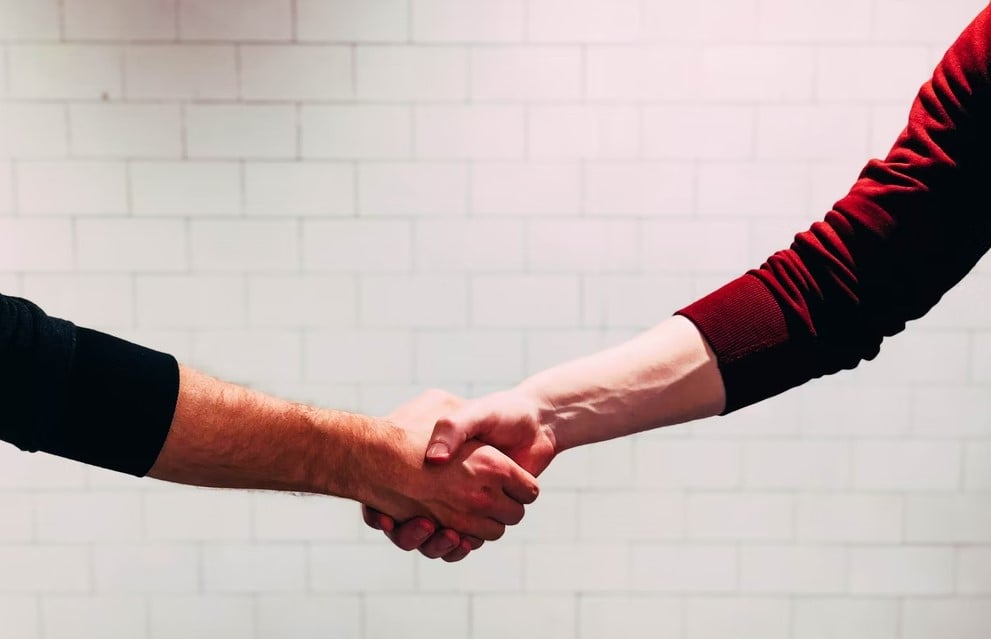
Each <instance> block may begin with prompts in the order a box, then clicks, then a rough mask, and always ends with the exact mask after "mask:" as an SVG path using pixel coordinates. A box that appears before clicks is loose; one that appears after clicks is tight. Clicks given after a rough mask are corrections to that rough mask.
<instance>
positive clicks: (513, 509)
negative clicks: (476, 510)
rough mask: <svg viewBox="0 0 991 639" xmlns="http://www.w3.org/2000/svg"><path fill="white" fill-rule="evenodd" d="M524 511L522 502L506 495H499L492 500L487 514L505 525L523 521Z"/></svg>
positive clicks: (513, 524)
mask: <svg viewBox="0 0 991 639" xmlns="http://www.w3.org/2000/svg"><path fill="white" fill-rule="evenodd" d="M524 513H525V511H524V509H523V504H521V503H520V502H518V501H516V500H515V499H513V498H511V497H509V496H507V495H499V496H498V497H496V498H495V499H494V500H493V501H492V506H491V508H490V509H489V512H488V515H489V517H491V518H492V519H495V520H496V521H498V522H500V523H503V524H506V525H507V526H515V525H516V524H518V523H520V522H521V521H523V515H524Z"/></svg>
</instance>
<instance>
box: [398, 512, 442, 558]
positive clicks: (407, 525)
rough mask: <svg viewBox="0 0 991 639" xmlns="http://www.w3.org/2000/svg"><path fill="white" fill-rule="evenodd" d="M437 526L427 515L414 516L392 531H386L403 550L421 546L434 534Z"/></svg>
mask: <svg viewBox="0 0 991 639" xmlns="http://www.w3.org/2000/svg"><path fill="white" fill-rule="evenodd" d="M435 530H436V526H435V525H434V522H432V521H430V520H429V519H427V518H426V517H414V518H413V519H410V520H409V521H404V522H403V523H401V524H400V525H398V526H396V528H395V529H394V530H392V531H390V532H387V533H386V537H388V538H389V540H390V541H392V543H394V544H395V545H397V546H399V547H400V548H402V549H403V550H413V549H414V548H419V547H420V544H422V543H423V542H425V541H427V539H429V538H430V536H431V535H433V534H434V531H435Z"/></svg>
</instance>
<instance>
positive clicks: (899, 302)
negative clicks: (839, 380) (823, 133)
mask: <svg viewBox="0 0 991 639" xmlns="http://www.w3.org/2000/svg"><path fill="white" fill-rule="evenodd" d="M989 48H991V14H989V9H985V10H984V11H983V12H982V13H981V14H980V15H979V16H978V17H977V18H976V19H975V20H974V22H973V23H971V24H970V26H968V27H967V29H966V30H965V31H964V32H963V34H962V35H961V36H960V38H959V39H958V40H957V41H956V42H955V43H954V44H953V46H952V47H951V48H950V49H949V51H948V52H947V53H946V55H945V57H944V58H943V60H942V61H941V62H940V64H939V66H938V67H937V68H936V71H935V73H934V74H933V77H932V79H931V80H930V81H929V82H927V83H926V84H925V85H924V86H923V87H922V89H921V90H920V92H919V94H918V96H917V97H916V99H915V102H914V103H913V105H912V109H911V113H910V115H909V122H908V126H907V127H906V128H905V130H904V131H903V132H902V133H901V135H900V136H899V137H898V140H897V141H896V142H895V145H894V147H893V148H892V149H891V152H890V153H889V154H888V156H887V158H885V159H884V160H883V161H881V160H872V161H870V162H869V163H868V164H867V166H866V167H865V168H864V170H863V172H862V173H861V174H860V177H859V179H858V180H857V182H856V183H855V184H854V185H853V188H852V189H851V190H850V192H849V194H848V195H847V196H846V197H844V198H843V199H842V200H840V201H839V202H837V203H836V205H835V206H834V208H833V210H831V211H830V212H829V213H827V214H826V217H825V219H824V220H823V221H820V222H817V223H815V224H814V225H812V227H811V228H810V229H809V230H808V231H806V232H804V233H800V234H799V235H797V236H796V237H795V241H794V243H793V244H792V245H791V247H790V248H789V249H788V250H785V251H779V252H777V253H775V254H774V255H772V256H771V257H770V258H768V260H767V261H766V262H765V263H764V264H763V265H762V266H761V267H760V268H759V269H756V270H752V271H750V272H748V273H747V274H746V275H743V276H742V277H740V278H738V279H736V280H734V281H732V282H730V283H729V284H727V285H726V286H724V287H722V288H720V289H719V290H717V291H715V292H713V293H710V294H709V295H707V296H706V297H704V298H702V299H700V300H698V301H696V302H694V303H693V304H691V305H689V306H688V307H686V308H684V309H682V310H681V311H679V312H678V313H679V314H681V315H684V316H685V317H687V318H688V319H690V320H691V321H692V322H694V323H695V325H696V326H697V327H698V328H699V330H700V331H701V333H702V334H703V335H704V336H705V338H706V339H707V340H708V341H709V343H710V345H711V346H712V348H713V350H714V351H715V353H716V356H717V358H718V362H719V367H720V372H721V374H722V377H723V382H724V385H725V387H726V396H727V405H726V412H731V411H733V410H736V409H738V408H742V407H744V406H747V405H749V404H752V403H754V402H757V401H760V400H762V399H765V398H767V397H770V396H772V395H775V394H777V393H780V392H782V391H784V390H787V389H789V388H792V387H794V386H798V385H799V384H802V383H804V382H806V381H808V380H809V379H812V378H814V377H820V376H822V375H827V374H830V373H834V372H836V371H839V370H841V369H848V368H853V367H855V366H857V364H858V363H859V362H860V361H861V360H863V359H872V358H873V357H874V356H876V355H877V353H878V351H879V349H880V345H881V341H882V340H883V339H884V337H885V336H890V335H894V334H895V333H898V332H900V331H901V330H903V329H904V328H905V323H906V322H907V321H909V320H912V319H916V318H919V317H921V316H922V315H924V314H925V313H926V312H927V311H928V310H929V309H930V308H932V306H933V305H935V304H936V303H937V302H938V301H939V299H940V298H941V297H942V295H943V294H944V293H945V292H946V291H947V290H948V289H950V287H952V286H953V285H954V284H956V283H957V282H958V281H960V279H961V278H963V276H964V275H966V274H967V272H968V271H970V270H971V268H973V266H974V264H975V263H976V262H977V261H978V260H979V259H980V257H981V256H982V255H983V254H984V253H985V252H986V251H987V249H988V247H989V245H991V206H989V204H988V197H987V190H988V188H989V187H991V135H989V129H991V98H989V91H991V83H989Z"/></svg>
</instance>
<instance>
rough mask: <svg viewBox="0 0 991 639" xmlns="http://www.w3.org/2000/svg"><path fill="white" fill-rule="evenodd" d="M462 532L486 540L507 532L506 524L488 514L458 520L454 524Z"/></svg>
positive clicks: (491, 539) (492, 539)
mask: <svg viewBox="0 0 991 639" xmlns="http://www.w3.org/2000/svg"><path fill="white" fill-rule="evenodd" d="M454 528H455V529H456V530H460V531H461V532H462V534H467V535H472V536H475V537H478V538H479V539H484V540H486V541H495V540H497V539H499V538H500V537H502V536H503V535H504V534H506V525H505V524H503V523H502V522H500V521H496V520H495V519H493V518H492V517H488V516H483V517H479V516H474V517H469V518H467V519H465V520H464V521H463V522H457V523H456V525H455V526H454Z"/></svg>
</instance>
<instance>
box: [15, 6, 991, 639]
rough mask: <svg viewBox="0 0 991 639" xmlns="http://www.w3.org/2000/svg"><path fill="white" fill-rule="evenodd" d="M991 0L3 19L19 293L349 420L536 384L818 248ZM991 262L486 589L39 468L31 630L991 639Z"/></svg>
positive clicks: (264, 511)
mask: <svg viewBox="0 0 991 639" xmlns="http://www.w3.org/2000/svg"><path fill="white" fill-rule="evenodd" d="M985 5H986V2H984V1H983V0H945V1H944V2H939V3H934V2H927V1H924V0H866V1H865V0H834V1H833V2H811V3H810V2H803V1H801V0H695V1H692V2H681V3H677V2H672V1H670V0H212V1H211V2H202V1H199V0H0V290H2V291H3V292H4V293H6V294H19V295H24V296H25V297H27V298H29V299H32V300H34V301H36V302H38V303H39V304H40V305H41V306H42V307H43V308H45V309H46V310H48V311H49V312H51V313H52V314H54V315H57V316H61V317H65V318H68V319H71V320H73V321H75V322H77V323H79V324H80V325H83V326H92V327H95V328H100V329H103V330H107V331H110V332H113V333H115V334H119V335H121V336H123V337H126V338H129V339H133V340H136V341H139V342H142V343H145V344H147V345H150V346H153V347H156V348H161V349H164V350H167V351H170V352H173V353H175V354H176V355H177V356H179V357H180V358H181V359H182V360H184V361H187V362H189V363H191V364H194V365H197V366H200V367H202V368H204V369H205V370H207V371H209V372H212V373H214V374H218V375H221V376H224V377H227V378H230V379H233V380H237V381H241V382H244V383H249V384H251V385H252V386H255V387H258V388H261V389H263V390H267V391H270V392H273V393H277V394H281V395H285V396H287V397H291V398H293V399H298V400H304V401H310V402H314V403H317V404H321V405H325V406H334V407H338V408H342V409H350V410H365V411H371V412H375V413H385V412H388V411H389V410H391V409H392V408H393V407H394V406H395V405H396V404H397V403H398V402H401V401H403V400H405V399H408V398H409V397H410V396H412V395H413V394H415V393H417V392H418V391H419V390H421V389H423V388H426V387H429V386H441V387H447V388H449V389H451V390H452V391H455V392H461V393H465V392H468V393H471V394H479V393H483V392H486V391H489V390H495V389H499V388H503V387H506V386H507V385H511V384H513V383H515V382H516V381H518V380H519V379H520V378H521V377H523V376H524V375H526V374H528V373H530V372H533V371H535V370H539V369H541V368H543V367H545V366H548V365H550V364H553V363H555V362H557V361H560V360H561V359H564V358H569V357H573V356H576V355H580V354H583V353H586V352H589V351H591V350H595V349H598V348H601V347H602V346H604V345H607V344H612V343H615V342H616V341H618V340H619V339H622V338H623V337H625V336H629V335H632V334H634V333H635V332H637V331H638V330H640V329H642V328H645V327H647V326H650V325H652V324H654V323H656V322H658V321H659V320H661V319H663V318H664V317H667V316H668V315H670V313H671V312H672V311H674V310H676V309H677V308H680V307H681V306H683V305H685V304H686V303H688V302H690V301H691V300H692V299H694V298H695V297H696V296H697V295H699V294H702V293H706V292H708V291H709V290H711V288H713V287H714V286H717V285H719V284H721V283H723V282H724V281H726V279H727V278H729V277H732V276H734V275H737V274H738V273H740V272H742V271H743V270H745V269H747V268H750V267H753V266H755V265H756V264H757V263H758V262H759V261H760V260H762V259H763V258H764V257H766V255H767V254H768V252H769V251H773V250H776V249H778V248H783V247H784V246H785V245H787V244H788V242H790V240H791V237H792V235H793V234H794V233H795V232H798V231H800V230H803V229H804V228H805V227H806V226H807V225H808V223H809V222H810V221H812V220H815V219H817V218H818V217H820V216H821V215H822V213H823V212H824V210H825V209H826V208H827V207H829V206H831V205H832V203H833V202H835V201H836V200H837V199H839V198H840V197H842V196H843V195H844V194H845V193H846V190H847V189H848V187H849V186H850V184H851V183H852V181H853V179H854V178H855V177H856V175H857V173H858V172H859V170H860V168H861V166H862V165H863V163H864V161H865V160H866V159H867V158H868V156H869V155H872V154H873V155H876V154H881V153H884V152H886V151H887V149H888V148H889V147H890V145H891V143H892V141H893V138H894V136H895V135H897V133H898V132H899V131H900V130H901V129H902V128H903V127H904V124H905V117H906V114H907V111H908V102H909V100H910V99H911V98H912V96H913V94H914V92H915V91H916V90H917V88H918V86H919V85H920V84H922V82H924V81H925V80H926V79H927V75H928V73H929V72H930V71H931V66H932V64H933V63H934V61H935V60H936V59H937V58H938V54H939V52H941V51H942V50H943V49H945V47H946V46H947V45H948V44H949V43H950V42H951V41H952V40H953V38H954V37H955V36H956V34H957V33H958V32H959V31H960V30H961V28H962V27H963V26H964V25H965V24H966V23H967V21H968V20H970V18H971V17H973V15H975V14H976V13H977V12H978V11H979V10H980V9H981V8H982V7H984V6H985ZM989 273H991V269H989V267H988V265H987V263H985V264H983V265H982V266H980V267H978V269H977V272H975V273H974V274H972V275H971V276H970V277H968V278H967V279H966V280H965V281H964V283H963V284H961V285H960V287H959V289H958V290H955V291H953V292H951V293H950V294H949V295H947V296H946V299H945V300H944V301H943V302H942V303H941V304H940V306H939V307H938V309H937V310H936V311H934V312H933V313H932V314H931V316H929V317H927V318H925V319H923V320H921V321H919V322H916V323H913V325H912V326H911V327H910V329H909V330H908V331H907V332H906V334H905V335H903V336H899V337H897V338H894V339H891V340H888V341H887V342H886V343H885V346H884V349H883V352H882V355H881V356H880V357H879V358H878V360H877V361H876V362H872V363H870V364H867V365H864V366H863V367H861V369H860V370H858V371H855V372H853V373H846V374H842V375H838V376H836V377H833V378H830V379H828V380H823V381H817V382H814V383H811V384H809V385H808V386H806V387H804V388H803V389H801V390H800V391H796V392H794V393H790V394H787V395H785V396H783V397H781V398H779V399H775V400H773V401H770V402H767V403H765V404H762V405H760V406H756V407H752V408H750V409H747V410H745V411H742V412H740V413H737V414H735V415H733V416H732V417H729V418H726V419H716V420H709V421H707V422H705V423H700V424H693V425H687V426H682V427H675V428H670V429H666V430H663V431H659V432H655V433H650V434H645V435H640V436H637V437H633V438H627V439H624V440H618V441H614V442H609V443H604V444H600V445H597V446H595V447H590V448H585V449H579V450H575V451H569V452H568V453H566V454H564V455H562V456H561V457H560V458H559V459H558V460H556V461H555V462H554V464H553V466H552V467H551V468H550V469H549V470H548V471H547V473H546V474H545V475H544V476H543V492H542V495H541V498H540V500H539V501H538V502H537V503H536V504H534V505H533V506H531V507H529V508H528V516H527V518H526V519H525V520H524V522H523V523H522V524H520V525H519V526H518V527H515V528H513V529H511V530H510V531H509V532H508V534H507V535H506V538H505V539H504V540H501V541H500V542H497V543H489V544H486V546H485V547H484V548H482V549H481V550H480V551H479V552H478V553H477V554H476V555H474V556H473V557H471V558H469V559H468V560H467V561H466V562H463V563H461V564H457V565H448V564H445V563H442V562H430V561H427V560H426V559H423V558H421V557H419V556H418V555H416V554H415V553H413V554H404V553H401V552H399V551H396V550H394V549H392V548H391V547H390V546H389V544H388V543H387V542H386V541H385V540H383V539H382V538H381V536H380V535H379V534H378V533H376V532H374V531H369V530H367V529H366V528H365V527H364V526H363V525H362V524H361V522H360V519H359V515H358V507H357V505H355V504H352V503H348V502H343V501H335V500H327V499H321V498H317V497H300V496H292V495H280V494H272V493H255V494H249V493H224V492H220V491H209V490H190V489H181V488H176V487H174V486H170V485H168V484H162V483H158V482H153V481H150V480H142V481H139V480H134V479H130V478H127V477H123V476H118V475H115V474H113V473H109V472H106V471H96V470H91V469H86V468H84V467H82V466H79V465H77V464H73V463H69V462H65V461H61V460H58V459H56V458H52V457H49V456H45V455H26V454H23V453H20V452H18V451H15V450H14V449H13V448H12V447H9V446H3V447H2V449H0V619H2V620H3V627H2V630H0V636H2V637H8V636H9V637H11V638H12V639H15V638H16V639H61V638H63V637H66V638H68V637H81V638H88V637H101V638H114V637H126V638H127V639H173V638H175V639H179V638H182V639H189V638H195V637H210V638H214V637H224V638H226V637H246V638H252V637H253V638H254V639H275V638H279V639H281V638H283V637H298V638H300V639H310V638H316V637H328V636H329V637H342V638H352V637H353V638H355V639H378V638H385V637H393V636H397V635H402V636H410V637H413V638H415V637H473V638H474V639H495V638H496V637H499V638H502V637H505V636H509V635H512V636H514V637H518V638H519V639H528V638H530V637H533V638H535V639H536V638H539V639H623V638H627V637H665V638H670V639H731V638H732V639H756V638H760V639H839V638H842V639H942V638H943V637H952V638H953V639H978V638H980V639H985V638H986V637H987V636H988V635H989V634H991V617H989V615H988V614H987V610H988V606H989V605H991V602H989V601H988V599H987V597H988V596H989V595H991V507H989V506H988V497H989V494H991V387H989V382H991V311H989V310H988V309H991V305H987V304H982V303H981V301H982V300H983V299H985V298H986V296H987V294H988V293H989V291H991V278H989V277H988V274H989Z"/></svg>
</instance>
